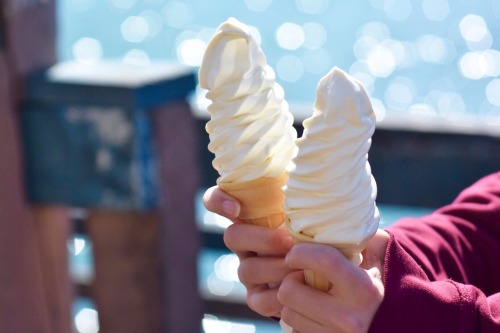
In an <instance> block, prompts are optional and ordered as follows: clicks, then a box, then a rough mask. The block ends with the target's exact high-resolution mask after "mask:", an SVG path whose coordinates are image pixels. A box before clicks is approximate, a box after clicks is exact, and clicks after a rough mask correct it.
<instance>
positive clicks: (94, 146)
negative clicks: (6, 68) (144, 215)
mask: <svg viewBox="0 0 500 333" xmlns="http://www.w3.org/2000/svg"><path fill="white" fill-rule="evenodd" d="M194 88H195V77H194V74H193V71H192V69H190V68H187V67H184V66H180V65H177V64H169V63H156V64H151V65H148V66H146V67H143V66H134V65H124V64H121V63H118V62H113V61H102V62H99V63H96V64H92V65H83V64H79V63H75V62H71V63H63V64H58V65H55V66H54V67H52V68H50V69H48V70H46V71H42V72H39V73H34V74H33V75H31V76H30V77H29V79H28V80H27V87H26V96H27V98H26V102H25V105H24V107H23V112H22V116H21V119H22V121H21V124H22V133H23V142H24V151H25V161H26V183H27V193H28V197H29V200H30V202H31V203H35V204H36V203H51V204H55V203H56V204H65V205H70V206H77V207H94V208H96V207H97V208H99V207H100V208H113V209H149V208H154V207H155V206H156V205H157V200H158V188H157V185H156V184H158V182H157V179H156V178H157V172H156V165H155V149H154V140H153V133H152V128H151V123H150V112H152V109H154V108H156V107H159V106H162V105H165V104H168V103H171V102H175V101H179V100H185V99H186V98H187V96H188V95H189V94H190V93H191V92H192V91H193V90H194ZM161 112H168V109H167V111H161Z"/></svg>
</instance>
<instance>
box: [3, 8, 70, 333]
mask: <svg viewBox="0 0 500 333" xmlns="http://www.w3.org/2000/svg"><path fill="white" fill-rule="evenodd" d="M55 26H56V24H55V6H54V2H53V1H51V0H47V1H35V0H32V1H17V0H5V1H2V2H1V3H0V35H1V37H0V44H1V45H0V156H1V158H2V163H1V166H0V267H1V268H0V288H1V294H2V297H0V313H1V316H0V331H1V332H47V333H49V332H56V333H59V332H61V333H66V332H70V330H71V326H70V318H69V316H66V318H62V319H57V320H55V321H54V322H52V321H51V320H50V318H49V312H52V310H53V309H55V308H58V309H61V311H64V312H65V313H66V314H69V308H68V305H69V299H68V298H67V296H68V295H67V294H66V292H67V288H62V289H63V290H64V292H62V293H60V291H61V288H59V287H58V286H57V287H56V286H54V283H55V282H56V281H54V277H55V275H54V273H56V272H57V273H56V274H58V277H60V276H61V274H62V279H63V280H64V281H63V283H64V282H68V281H69V280H68V278H67V274H66V276H64V271H61V270H64V268H65V267H67V263H66V262H65V261H63V262H62V266H58V265H59V263H60V261H58V260H55V261H54V259H55V257H52V255H53V254H54V251H52V249H53V248H52V247H46V245H47V244H48V243H49V242H47V241H48V240H49V239H53V236H54V235H57V236H61V237H63V236H62V234H61V233H60V232H58V231H63V230H66V228H67V227H68V226H67V225H64V223H63V224H62V225H60V226H62V227H63V228H64V229H62V230H58V226H59V225H58V226H56V228H52V231H55V233H52V232H49V233H48V234H51V236H50V238H48V237H47V236H48V234H47V233H45V232H43V233H42V234H40V233H39V231H42V230H40V229H37V228H36V224H37V221H35V222H34V223H35V224H33V223H32V222H33V219H32V218H33V216H31V214H29V209H28V207H27V205H26V203H25V194H24V188H23V187H24V184H23V181H22V180H21V179H22V169H23V167H22V166H23V161H22V158H21V153H20V142H19V135H18V132H17V128H18V124H17V117H18V114H19V113H18V111H19V106H20V104H21V101H22V99H23V96H24V94H23V93H24V90H23V85H24V84H23V82H24V79H25V76H26V75H27V74H28V73H30V72H31V71H32V70H34V69H37V68H40V67H46V66H50V65H52V64H53V63H54V62H55V59H56V56H55V43H54V41H55ZM34 215H35V216H36V215H38V212H35V214H34ZM35 219H36V218H35ZM66 222H67V221H66ZM40 227H42V228H45V225H40ZM63 233H64V232H63ZM59 240H60V241H62V242H64V251H63V253H57V254H56V255H61V256H64V255H65V253H66V249H65V244H66V243H65V241H66V238H64V239H59ZM42 244H46V245H42ZM59 244H61V242H59ZM37 245H42V246H44V248H43V249H40V248H39V247H38V246H37ZM50 245H52V243H50ZM54 250H55V251H56V252H57V251H60V249H54ZM61 259H63V258H61ZM48 264H51V268H50V269H49V266H47V265H48ZM54 265H56V266H57V267H55V266H54ZM52 269H54V270H53V271H52ZM58 281H59V279H58ZM47 283H48V284H47ZM44 290H45V291H46V292H45V293H44V292H43V291H44ZM49 290H50V291H51V292H48V291H49ZM49 308H50V310H49ZM59 315H61V313H60V312H59V311H57V316H59ZM61 320H63V321H64V324H61V325H60V324H59V323H61ZM53 324H54V325H53Z"/></svg>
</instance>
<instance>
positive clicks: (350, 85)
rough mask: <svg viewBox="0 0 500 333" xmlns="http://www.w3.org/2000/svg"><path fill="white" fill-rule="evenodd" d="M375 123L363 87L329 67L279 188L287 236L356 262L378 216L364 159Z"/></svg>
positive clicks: (373, 187)
mask: <svg viewBox="0 0 500 333" xmlns="http://www.w3.org/2000/svg"><path fill="white" fill-rule="evenodd" d="M375 123H376V119H375V114H374V112H373V109H372V106H371V103H370V100H369V98H368V95H367V94H366V91H365V90H364V88H363V86H362V85H361V84H360V83H359V82H357V81H356V80H355V79H353V78H352V77H350V76H349V75H348V74H346V73H344V72H343V71H342V70H340V69H338V68H336V67H335V68H333V69H332V70H331V71H330V72H329V73H328V74H327V75H326V76H325V77H323V78H322V79H321V80H320V82H319V84H318V87H317V98H316V102H315V104H314V112H313V115H312V116H311V117H310V118H308V119H306V120H305V121H304V123H303V125H304V135H303V136H302V137H301V138H300V139H298V140H297V146H298V149H299V150H298V154H297V156H296V157H295V158H294V160H293V162H294V164H295V165H294V166H293V168H292V170H291V171H290V172H289V179H288V183H287V188H286V190H285V196H286V199H285V211H286V214H287V217H288V219H289V221H288V224H287V227H288V229H289V231H290V232H291V233H292V236H294V237H295V238H296V239H297V238H299V240H300V239H301V238H302V240H304V241H313V242H318V243H325V244H330V245H333V246H334V247H337V248H339V249H340V250H341V251H343V252H344V254H345V255H346V256H347V257H349V259H350V260H352V261H354V262H357V263H358V264H359V263H360V252H361V251H362V250H363V249H364V246H365V242H366V241H367V240H368V239H369V238H370V237H371V236H372V235H373V234H374V233H375V232H376V230H377V228H378V223H379V220H380V217H379V213H378V209H377V207H376V205H375V197H376V195H377V187H376V184H375V180H374V178H373V176H372V174H371V170H370V165H369V163H368V150H369V149H370V145H371V136H372V134H373V133H374V130H375Z"/></svg>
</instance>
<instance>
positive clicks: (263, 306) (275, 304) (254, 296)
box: [246, 286, 283, 317]
mask: <svg viewBox="0 0 500 333" xmlns="http://www.w3.org/2000/svg"><path fill="white" fill-rule="evenodd" d="M277 294H278V289H276V288H274V289H269V288H266V287H264V286H261V287H256V288H252V289H247V299H246V301H247V305H248V307H249V308H250V309H252V310H253V311H255V312H257V313H258V314H260V315H262V316H265V317H279V316H280V313H281V309H283V305H282V304H281V303H280V302H279V301H278V296H277Z"/></svg>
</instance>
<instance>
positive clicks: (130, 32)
mask: <svg viewBox="0 0 500 333" xmlns="http://www.w3.org/2000/svg"><path fill="white" fill-rule="evenodd" d="M121 32H122V37H123V39H124V40H126V41H127V42H131V43H140V42H142V41H143V40H144V39H145V38H146V37H147V36H148V35H149V25H148V21H146V19H144V17H142V16H129V17H127V18H126V19H125V20H124V21H123V23H122V25H121Z"/></svg>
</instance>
